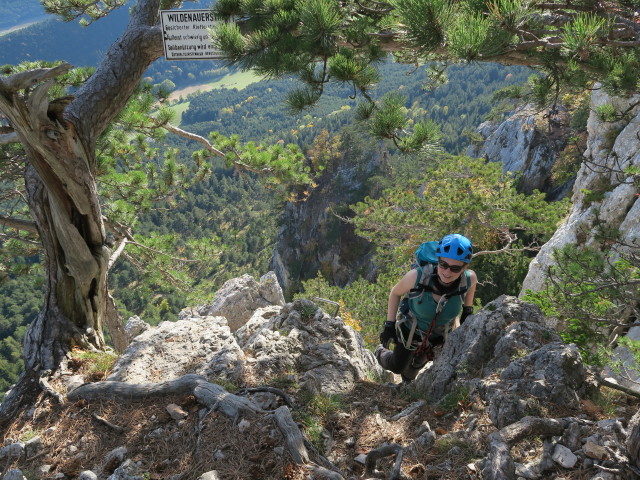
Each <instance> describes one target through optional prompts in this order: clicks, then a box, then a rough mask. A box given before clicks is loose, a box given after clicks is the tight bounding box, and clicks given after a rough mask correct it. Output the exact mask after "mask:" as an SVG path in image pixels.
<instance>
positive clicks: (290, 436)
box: [274, 406, 309, 465]
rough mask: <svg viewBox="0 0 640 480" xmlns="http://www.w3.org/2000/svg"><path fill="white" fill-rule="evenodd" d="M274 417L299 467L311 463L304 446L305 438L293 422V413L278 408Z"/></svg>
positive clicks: (283, 407)
mask: <svg viewBox="0 0 640 480" xmlns="http://www.w3.org/2000/svg"><path fill="white" fill-rule="evenodd" d="M274 416H275V419H276V423H277V424H278V428H280V431H281V432H282V435H283V436H284V440H285V443H286V444H287V451H288V452H289V455H291V458H292V459H293V461H294V462H296V463H297V464H298V465H306V464H307V463H309V453H308V452H307V449H306V448H305V446H304V437H303V436H302V434H301V433H300V429H299V428H298V425H297V424H296V422H295V421H294V420H293V417H292V416H291V411H290V410H289V409H288V408H287V407H285V406H282V407H278V408H277V409H276V411H275V412H274Z"/></svg>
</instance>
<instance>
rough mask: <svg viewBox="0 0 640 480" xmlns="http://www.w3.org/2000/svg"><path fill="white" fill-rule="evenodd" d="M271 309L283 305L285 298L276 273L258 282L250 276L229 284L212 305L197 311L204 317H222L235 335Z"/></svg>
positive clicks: (269, 274) (218, 293) (219, 292)
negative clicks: (262, 310)
mask: <svg viewBox="0 0 640 480" xmlns="http://www.w3.org/2000/svg"><path fill="white" fill-rule="evenodd" d="M269 305H284V295H283V294H282V289H281V288H280V285H279V284H278V281H277V279H276V276H275V274H274V273H273V272H269V273H267V274H266V275H264V276H263V277H262V278H261V279H260V283H258V282H256V281H255V279H254V278H253V277H252V276H251V275H246V274H245V275H242V276H241V277H239V278H233V279H231V280H228V281H227V282H226V283H225V284H224V285H223V286H222V288H221V289H220V290H218V291H217V292H216V294H215V297H214V301H213V303H212V304H210V305H205V306H202V307H199V308H198V314H199V315H201V316H223V317H225V318H226V319H227V322H228V324H229V328H230V329H231V331H232V332H235V331H236V330H238V328H240V327H241V326H242V325H244V324H245V323H246V322H247V320H249V318H250V317H251V315H253V312H254V311H255V310H256V309H258V308H262V307H267V306H269Z"/></svg>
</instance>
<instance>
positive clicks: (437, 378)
mask: <svg viewBox="0 0 640 480" xmlns="http://www.w3.org/2000/svg"><path fill="white" fill-rule="evenodd" d="M268 278H269V277H263V279H262V280H261V281H260V282H259V283H258V282H255V281H254V280H253V279H248V278H246V277H242V278H240V279H234V280H232V281H230V282H228V283H227V284H226V285H225V286H224V287H223V289H221V291H224V292H225V294H224V295H222V294H220V292H218V294H217V295H216V302H217V303H225V302H224V299H225V298H226V299H232V298H233V299H235V300H234V301H235V302H237V301H239V300H244V301H245V303H244V304H243V305H238V306H237V311H238V313H239V315H241V314H242V313H243V312H246V311H247V310H248V309H249V310H251V309H253V314H252V315H251V316H250V318H249V319H248V320H247V321H246V323H245V324H244V325H242V326H241V327H239V328H238V329H237V330H236V331H235V332H234V331H232V329H231V328H230V326H229V325H230V324H232V323H233V319H232V318H231V319H230V318H229V317H233V315H234V313H233V310H232V309H231V308H227V310H226V314H225V316H221V315H208V314H206V313H205V312H211V311H212V309H211V308H210V307H211V306H203V307H198V308H194V309H188V310H186V311H184V312H183V314H182V315H181V319H180V321H178V322H175V323H163V324H160V325H159V326H157V327H153V328H143V329H142V330H144V331H142V333H140V334H138V335H137V336H135V338H133V340H132V342H131V345H130V346H129V348H128V350H127V352H126V353H125V354H124V355H123V356H121V357H120V358H119V359H118V360H117V362H116V364H115V366H114V368H113V371H112V373H111V375H110V376H109V377H108V378H107V379H105V380H104V381H97V382H96V381H87V377H86V376H85V377H83V378H84V381H83V382H81V381H79V378H78V375H80V374H81V373H82V371H81V362H78V361H77V359H74V358H73V357H72V356H71V357H70V359H69V361H68V362H67V365H66V366H65V368H64V369H63V371H62V372H61V374H60V375H59V376H58V377H56V378H53V379H48V385H49V386H50V388H49V390H48V391H49V394H48V395H45V396H43V397H42V399H41V400H40V402H39V403H38V404H37V405H35V406H34V408H33V409H32V410H30V411H29V412H25V413H24V415H23V416H22V417H21V418H18V419H16V420H15V422H14V424H13V425H12V426H11V427H10V428H9V430H8V431H7V432H6V433H5V437H4V445H5V446H4V447H3V448H2V449H1V450H0V459H1V460H2V461H3V462H4V465H5V466H4V469H3V471H2V478H3V479H20V480H22V479H24V478H27V479H28V480H32V479H36V478H38V479H39V478H43V479H44V478H47V479H49V478H51V479H53V478H56V479H65V478H69V479H84V480H88V479H104V480H133V479H136V480H138V479H140V480H147V479H172V480H178V479H183V478H185V479H186V478H193V479H200V480H207V479H215V478H220V479H235V478H238V479H239V478H260V479H280V478H286V479H302V478H305V479H307V478H316V479H322V478H328V479H340V478H349V479H356V478H412V479H414V478H415V479H417V478H425V477H428V478H441V479H467V478H468V479H479V478H483V479H514V480H516V479H525V478H526V479H533V480H535V479H551V478H554V479H557V478H584V479H589V480H591V479H593V480H596V479H605V480H626V479H632V478H637V475H639V474H640V458H639V456H640V452H639V451H638V444H640V413H635V412H636V411H638V402H637V399H633V398H632V397H625V396H621V397H618V399H617V402H618V405H617V408H616V410H615V414H614V415H613V416H611V417H609V416H606V415H604V414H603V412H602V410H601V409H599V408H598V407H596V405H594V404H593V403H591V402H590V401H589V400H588V398H589V396H590V395H591V394H593V392H594V389H595V385H594V384H593V382H592V381H591V379H590V375H589V372H588V371H587V369H586V368H585V367H584V365H583V364H582V360H581V358H580V355H579V353H578V352H577V350H576V349H575V346H572V345H565V344H563V343H562V341H561V339H560V338H559V337H558V336H557V334H555V332H553V331H552V330H550V329H549V328H548V327H546V326H545V319H544V318H543V317H542V315H541V313H540V311H539V310H538V309H537V308H536V307H534V306H532V305H529V304H526V303H523V302H522V301H520V300H518V299H517V298H514V297H501V298H499V299H497V300H495V301H494V302H492V303H490V304H488V305H487V306H486V307H485V308H484V309H483V310H482V311H480V312H478V313H477V314H476V315H474V316H472V317H470V318H469V319H468V320H467V322H465V324H464V325H463V326H462V327H461V328H459V329H458V330H456V331H454V332H453V333H452V334H451V336H450V337H449V339H448V341H447V343H446V344H445V345H444V348H443V349H442V350H441V351H440V352H439V353H438V355H437V357H436V360H435V362H434V363H433V364H432V365H430V366H429V367H428V368H427V369H426V370H425V371H424V372H423V373H421V374H420V375H419V376H418V378H417V379H416V381H415V382H414V384H413V385H411V386H408V387H402V388H399V387H398V386H397V385H395V384H394V383H392V378H391V377H390V376H389V374H388V373H387V372H384V371H382V370H381V369H380V367H379V366H378V365H377V363H376V361H375V359H374V357H373V354H372V353H371V351H369V350H368V349H366V348H365V346H364V343H363V341H362V338H361V337H360V335H359V334H358V333H357V331H356V330H354V329H353V328H352V327H350V326H349V325H346V324H345V323H344V322H343V320H342V319H341V318H339V317H333V316H330V315H328V314H327V313H325V312H324V311H322V310H321V309H320V308H319V307H318V306H317V305H316V304H314V303H313V302H311V301H309V300H304V299H303V300H297V301H295V302H293V303H288V304H284V305H279V304H272V305H267V306H264V305H263V304H261V302H262V299H263V298H264V296H262V295H255V294H254V295H237V294H238V292H240V291H243V290H246V288H247V285H254V288H257V289H260V285H263V286H264V285H265V284H268V283H269V281H268ZM256 285H257V287H255V286H256ZM271 285H272V286H273V284H271ZM276 285H277V284H276ZM245 293H246V291H245ZM254 293H255V292H254ZM272 293H274V292H272ZM275 293H276V295H274V296H272V297H270V298H276V299H277V298H280V297H279V295H277V292H275ZM216 302H214V303H216ZM251 302H256V304H255V306H254V307H251V306H250V303H251ZM228 306H229V305H228V304H227V307H228ZM198 312H203V314H200V313H198ZM133 323H134V324H137V325H138V327H140V322H139V319H138V320H133ZM130 327H131V325H130ZM130 330H131V328H130ZM29 432H30V433H29Z"/></svg>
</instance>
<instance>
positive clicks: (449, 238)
mask: <svg viewBox="0 0 640 480" xmlns="http://www.w3.org/2000/svg"><path fill="white" fill-rule="evenodd" d="M436 257H438V258H439V257H445V258H451V259H453V260H460V261H462V262H465V263H469V262H470V261H471V257H473V245H471V240H469V239H468V238H467V237H465V236H464V235H460V234H459V233H452V234H450V235H446V236H445V237H443V239H442V240H440V241H439V242H438V247H437V248H436Z"/></svg>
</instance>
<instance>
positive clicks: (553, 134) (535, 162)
mask: <svg viewBox="0 0 640 480" xmlns="http://www.w3.org/2000/svg"><path fill="white" fill-rule="evenodd" d="M545 112H546V111H545ZM545 112H540V109H538V108H534V107H533V106H531V105H526V106H525V107H523V108H521V109H519V110H518V111H517V112H515V113H514V114H513V115H511V116H510V117H509V118H508V119H507V120H505V121H503V122H501V123H495V122H484V123H482V124H481V125H480V126H479V127H478V129H477V131H478V133H479V134H480V135H481V136H482V137H483V138H484V142H481V143H480V144H476V145H471V146H469V147H468V148H467V152H466V154H467V155H468V156H470V157H476V158H485V159H487V160H489V161H490V162H500V163H502V164H503V170H504V171H505V172H507V171H509V172H521V173H522V179H521V182H520V188H521V190H522V191H523V192H524V193H531V192H533V190H535V189H537V190H539V191H541V192H545V193H547V197H548V198H549V199H558V198H562V197H563V196H565V195H566V194H567V193H568V192H569V190H570V189H571V185H572V183H573V182H572V181H570V182H567V183H564V184H561V185H556V184H554V182H553V180H552V176H551V174H552V167H553V165H554V164H555V163H556V161H557V160H558V155H559V153H560V152H561V151H562V150H563V149H564V148H565V147H566V145H567V136H568V130H567V128H566V123H567V122H566V117H567V113H566V109H565V108H564V107H559V108H558V114H557V116H558V121H557V122H555V123H553V122H550V121H549V120H548V119H547V118H544V117H545V115H547V116H548V112H547V113H545Z"/></svg>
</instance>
